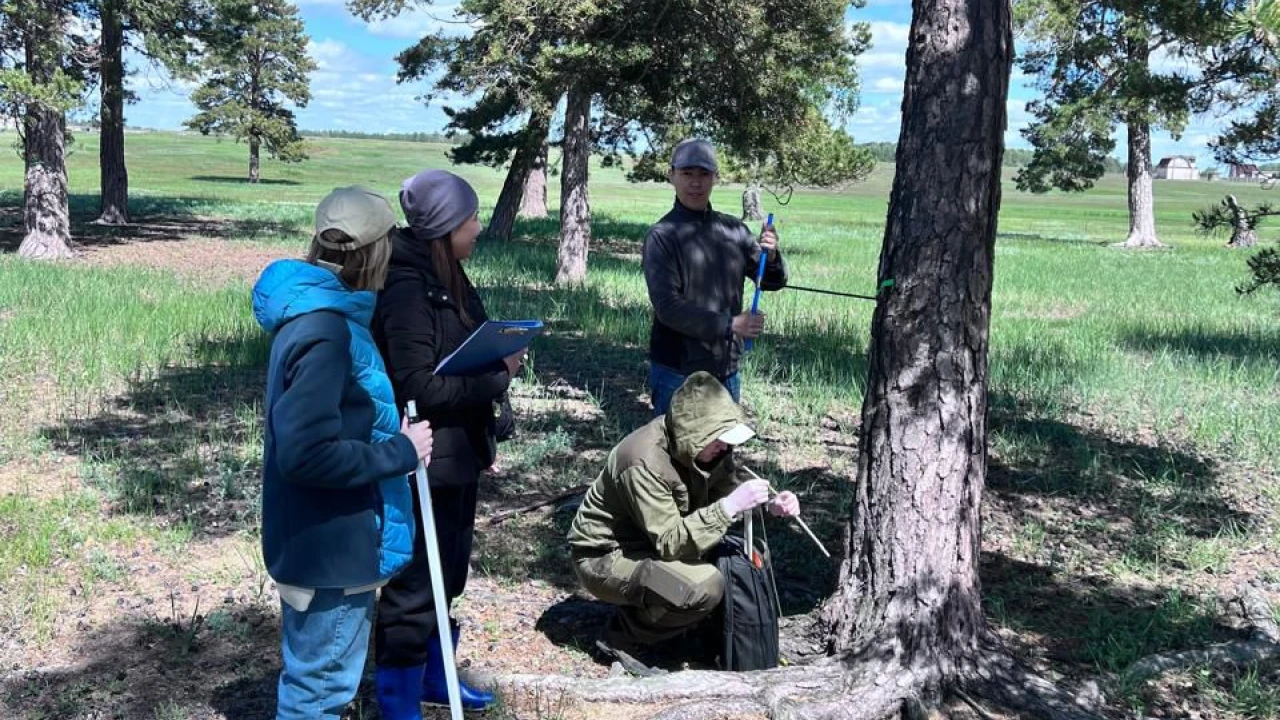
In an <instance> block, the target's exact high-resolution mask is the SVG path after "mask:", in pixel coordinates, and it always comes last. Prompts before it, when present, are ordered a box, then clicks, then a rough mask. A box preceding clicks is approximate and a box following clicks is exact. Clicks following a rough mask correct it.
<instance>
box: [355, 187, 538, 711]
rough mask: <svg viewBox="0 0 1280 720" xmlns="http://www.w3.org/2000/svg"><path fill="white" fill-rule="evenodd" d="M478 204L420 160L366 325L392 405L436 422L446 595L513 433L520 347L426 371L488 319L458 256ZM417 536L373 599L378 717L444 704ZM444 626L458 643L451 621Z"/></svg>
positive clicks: (472, 232) (436, 498) (467, 703)
mask: <svg viewBox="0 0 1280 720" xmlns="http://www.w3.org/2000/svg"><path fill="white" fill-rule="evenodd" d="M478 204H479V202H478V198H477V197H476V193H475V190H473V189H472V188H471V186H470V185H469V184H467V182H466V181H465V180H463V179H462V178H460V177H458V176H457V175H454V174H453V173H450V172H446V171H444V170H426V171H423V172H420V173H418V174H417V175H414V176H413V177H411V178H409V179H408V180H406V181H405V182H404V185H403V186H402V187H401V190H400V206H401V208H402V209H403V210H404V214H405V219H406V220H407V221H408V225H409V228H408V229H407V230H401V231H400V232H399V233H398V234H397V235H396V236H395V237H394V238H393V240H392V242H393V245H392V253H391V268H390V271H389V272H388V274H387V281H386V285H385V287H384V288H383V290H382V291H381V292H380V293H379V295H378V304H377V308H376V310H375V312H374V318H373V325H372V330H373V335H374V339H375V340H376V342H377V344H378V349H379V351H380V352H381V353H382V357H383V359H384V360H385V362H386V365H387V374H388V375H389V376H390V378H391V383H392V386H393V387H394V388H395V393H396V402H397V404H398V405H399V407H401V408H404V407H405V405H406V404H407V403H408V401H410V400H413V401H415V403H416V405H417V409H418V413H419V415H420V416H421V417H422V419H424V420H428V421H430V423H431V428H432V431H433V433H434V448H433V450H432V453H431V469H430V472H429V473H428V483H429V487H430V490H431V502H432V509H433V515H434V517H435V524H436V534H437V535H438V537H439V543H440V555H441V558H440V564H441V570H442V575H443V579H444V584H445V596H446V597H447V598H448V600H449V602H450V604H452V602H453V599H454V598H456V597H458V596H459V595H461V594H462V591H463V588H464V586H465V585H466V581H467V569H468V565H469V563H470V560H471V544H472V536H473V534H474V530H475V514H476V490H477V486H478V484H479V479H480V474H481V473H483V472H484V471H485V470H487V469H488V468H489V466H490V465H492V464H493V460H494V456H495V448H496V443H497V440H498V439H499V436H500V434H509V422H510V415H509V409H508V410H507V412H505V413H504V412H502V410H503V409H504V408H508V407H509V406H507V405H506V403H505V402H504V398H505V394H506V391H507V386H508V385H509V384H510V382H511V378H512V377H513V376H514V375H515V373H516V371H517V369H518V368H519V365H520V361H521V359H522V355H523V353H521V354H518V355H512V356H510V357H508V358H506V359H505V360H504V361H500V362H495V363H494V364H493V366H492V367H489V368H485V369H484V370H482V371H480V372H478V373H475V374H471V375H467V376H437V375H434V374H433V371H434V370H435V368H436V366H437V365H439V364H440V362H441V361H443V360H444V359H445V358H446V357H448V356H449V355H450V353H452V352H454V351H455V350H457V349H458V347H459V346H460V345H462V343H463V342H464V341H465V340H466V339H467V337H469V336H470V335H471V333H472V331H474V330H475V329H476V328H477V327H479V326H480V324H481V323H483V322H484V321H485V319H486V315H485V309H484V304H483V303H482V302H481V300H480V295H479V293H477V292H476V289H475V287H474V286H472V284H471V281H470V280H469V279H468V278H467V274H466V272H465V271H464V270H463V269H462V263H461V261H463V260H465V259H466V258H467V257H468V256H470V255H471V251H472V250H473V249H474V247H475V243H476V238H477V237H479V235H480V230H481V228H480V222H479V220H478V218H477V216H476V209H477V207H478ZM500 425H503V426H508V427H504V428H500ZM500 430H502V431H503V432H502V433H500ZM415 492H416V489H415ZM415 500H416V498H415ZM423 547H424V545H423V540H422V539H421V538H418V539H417V542H416V543H415V554H414V560H413V562H412V563H410V565H409V567H407V568H406V569H405V570H404V571H403V572H401V573H400V574H399V575H397V576H396V577H395V578H393V579H392V580H391V582H390V583H389V584H388V585H387V586H386V587H384V588H383V589H382V595H381V597H380V598H379V600H378V617H377V623H376V625H375V627H374V632H375V637H376V648H377V664H378V669H377V676H376V678H377V679H376V685H377V695H378V703H379V705H380V707H381V710H382V717H383V718H385V719H386V720H420V718H421V717H422V715H421V710H420V708H419V705H418V703H419V701H421V702H426V703H430V704H436V705H447V704H448V695H447V692H446V687H445V674H444V661H443V659H442V657H441V652H440V641H439V640H438V639H437V638H436V618H435V606H434V603H433V600H432V593H431V579H430V575H429V573H428V566H427V562H426V557H425V551H424V550H423ZM452 629H453V642H454V647H457V643H458V640H459V628H458V626H457V625H456V624H453V628H452ZM461 690H462V700H463V705H464V707H465V708H466V709H468V710H479V709H484V708H486V707H488V706H489V705H490V704H492V702H493V696H492V694H490V693H487V692H483V691H480V690H478V689H476V688H473V687H471V686H469V685H467V684H466V683H463V684H462V687H461Z"/></svg>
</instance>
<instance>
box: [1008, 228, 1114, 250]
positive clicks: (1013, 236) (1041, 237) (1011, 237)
mask: <svg viewBox="0 0 1280 720" xmlns="http://www.w3.org/2000/svg"><path fill="white" fill-rule="evenodd" d="M1001 241H1016V242H1028V241H1029V242H1042V243H1048V244H1051V245H1092V246H1094V247H1103V246H1106V245H1109V244H1111V241H1108V240H1089V239H1087V238H1070V237H1062V236H1060V235H1046V234H1044V233H1028V232H1003V231H1002V232H1000V233H998V234H997V235H996V242H997V243H1000V242H1001Z"/></svg>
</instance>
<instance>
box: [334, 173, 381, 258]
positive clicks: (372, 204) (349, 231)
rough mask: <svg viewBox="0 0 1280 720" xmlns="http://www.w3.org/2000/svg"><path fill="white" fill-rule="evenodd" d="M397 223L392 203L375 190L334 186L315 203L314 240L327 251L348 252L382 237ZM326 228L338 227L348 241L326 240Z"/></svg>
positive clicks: (356, 186)
mask: <svg viewBox="0 0 1280 720" xmlns="http://www.w3.org/2000/svg"><path fill="white" fill-rule="evenodd" d="M395 225H396V214H395V211H393V210H392V209H391V203H390V202H388V201H387V199H386V198H385V197H383V196H381V195H379V194H378V193H376V192H374V191H372V190H370V189H368V188H365V187H361V186H359V185H352V186H350V187H343V188H337V189H335V190H334V191H333V192H331V193H329V194H328V195H326V196H325V198H324V199H323V200H321V201H320V204H319V205H318V206H316V234H315V239H316V242H318V243H320V245H321V246H322V247H326V248H329V249H330V250H340V251H342V252H351V251H352V250H356V249H359V248H362V247H364V246H365V245H368V244H370V243H373V242H376V241H378V240H381V239H382V238H384V237H386V236H387V234H388V233H390V232H391V230H392V228H394V227H395ZM326 230H341V231H342V232H343V233H344V234H345V235H346V236H347V237H348V238H350V241H349V242H341V243H335V242H330V241H328V240H325V239H324V238H323V237H322V235H323V234H324V232H325V231H326Z"/></svg>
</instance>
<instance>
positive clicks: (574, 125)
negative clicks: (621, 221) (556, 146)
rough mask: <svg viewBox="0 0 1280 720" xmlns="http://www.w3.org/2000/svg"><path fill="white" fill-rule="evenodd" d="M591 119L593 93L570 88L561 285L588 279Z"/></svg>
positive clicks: (563, 179) (562, 176)
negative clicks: (588, 191)
mask: <svg viewBox="0 0 1280 720" xmlns="http://www.w3.org/2000/svg"><path fill="white" fill-rule="evenodd" d="M590 120H591V94H590V93H588V92H584V91H582V90H579V89H574V90H570V91H569V99H568V104H567V107H566V109H565V117H564V169H563V171H562V172H561V173H560V252H559V254H558V256H557V257H556V284H557V285H574V284H577V283H581V282H583V281H584V280H586V278H587V247H588V246H589V245H590V242H591V203H590V202H589V200H588V198H587V168H588V164H589V161H590V159H591V135H590Z"/></svg>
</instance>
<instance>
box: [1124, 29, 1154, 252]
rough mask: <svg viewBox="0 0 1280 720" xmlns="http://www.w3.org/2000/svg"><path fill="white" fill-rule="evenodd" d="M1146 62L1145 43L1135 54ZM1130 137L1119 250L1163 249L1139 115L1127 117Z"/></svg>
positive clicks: (1146, 129)
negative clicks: (1125, 225)
mask: <svg viewBox="0 0 1280 720" xmlns="http://www.w3.org/2000/svg"><path fill="white" fill-rule="evenodd" d="M1135 52H1136V54H1138V55H1139V56H1140V57H1142V58H1143V59H1144V60H1145V54H1146V52H1147V50H1146V44H1145V43H1144V44H1142V50H1140V51H1135ZM1126 127H1127V128H1128V133H1127V134H1128V138H1129V237H1128V239H1126V240H1125V241H1124V242H1123V243H1120V244H1119V246H1118V247H1125V248H1162V247H1164V243H1162V242H1160V239H1159V238H1157V237H1156V203H1155V195H1154V193H1153V191H1152V182H1151V123H1150V122H1148V121H1147V119H1146V118H1145V117H1144V116H1143V115H1142V114H1141V112H1134V113H1132V114H1130V116H1129V119H1128V123H1127V124H1126Z"/></svg>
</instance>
